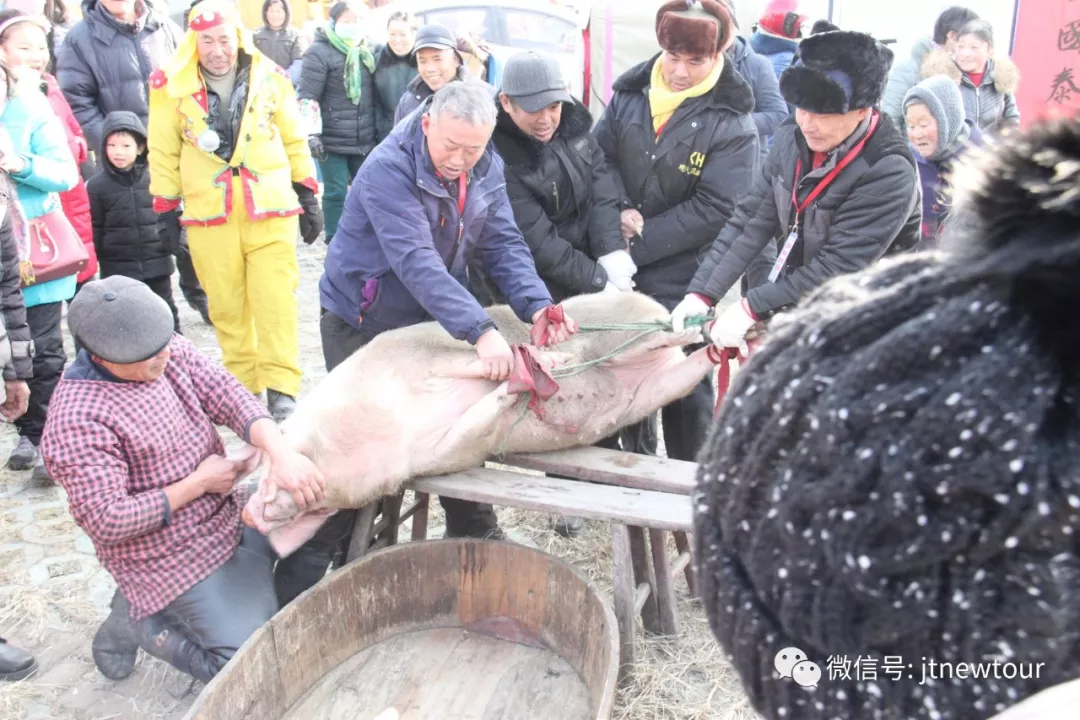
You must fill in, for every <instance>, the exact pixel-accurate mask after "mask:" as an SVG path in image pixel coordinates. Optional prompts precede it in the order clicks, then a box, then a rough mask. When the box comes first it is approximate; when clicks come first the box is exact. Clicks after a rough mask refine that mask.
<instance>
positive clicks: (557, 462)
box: [500, 447, 697, 495]
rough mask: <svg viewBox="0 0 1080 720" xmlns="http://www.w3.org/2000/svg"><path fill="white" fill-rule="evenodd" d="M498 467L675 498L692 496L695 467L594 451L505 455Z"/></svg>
mask: <svg viewBox="0 0 1080 720" xmlns="http://www.w3.org/2000/svg"><path fill="white" fill-rule="evenodd" d="M500 463H501V464H503V465H510V466H513V467H519V468H523V469H526V470H539V471H541V472H546V473H552V474H554V475H562V476H565V477H570V478H577V479H578V480H588V481H589V482H596V483H601V484H604V485H617V486H619V487H628V488H637V489H638V490H654V491H656V492H669V493H675V494H676V495H690V494H691V493H693V491H694V484H695V482H696V475H697V463H692V462H686V461H683V460H670V459H668V458H662V457H654V456H652V455H638V454H636V453H628V452H622V451H620V450H607V449H604V448H598V447H582V448H573V449H571V450H557V451H555V452H547V453H533V454H522V455H508V456H507V457H506V458H505V459H504V460H501V461H500Z"/></svg>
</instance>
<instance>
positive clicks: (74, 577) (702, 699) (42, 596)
mask: <svg viewBox="0 0 1080 720" xmlns="http://www.w3.org/2000/svg"><path fill="white" fill-rule="evenodd" d="M324 250H325V248H324V246H323V245H322V243H321V242H320V243H318V244H317V245H316V246H314V247H306V246H303V245H301V246H300V247H299V250H298V255H299V258H300V271H301V276H300V277H301V279H300V291H299V302H300V347H301V361H302V364H303V370H304V378H305V379H304V383H305V389H306V388H308V387H310V386H311V384H312V383H315V382H317V381H318V380H319V379H320V378H321V377H322V376H323V375H324V374H325V373H324V370H323V359H322V354H321V349H320V342H319V323H318V291H317V283H318V278H319V275H320V273H321V271H322V260H323V257H324ZM174 294H175V296H176V299H177V304H178V305H179V306H180V313H181V322H182V326H183V332H184V334H185V335H186V336H187V337H188V338H189V339H191V340H192V341H193V342H195V343H196V344H197V345H198V346H199V347H200V348H201V349H202V350H203V351H204V352H205V353H206V354H207V355H209V356H211V357H213V358H215V359H220V356H221V353H220V350H219V349H218V346H217V342H216V340H215V338H214V334H213V331H212V329H211V328H209V327H207V326H206V325H204V324H203V323H202V322H201V320H200V319H199V317H198V315H197V314H196V313H195V312H194V311H192V310H191V309H190V308H188V307H187V306H186V304H184V303H183V299H182V297H181V295H180V292H179V288H176V287H175V283H174ZM68 350H69V357H71V343H70V338H69V339H68ZM225 433H226V435H228V432H227V431H225ZM16 440H17V437H16V434H15V431H14V428H12V427H10V426H9V427H4V428H0V463H2V462H3V461H4V460H5V459H6V458H7V455H8V453H9V452H10V451H11V449H12V448H13V447H14V446H15V443H16ZM233 441H235V439H233ZM499 516H500V520H501V524H502V525H503V527H505V528H506V529H507V530H508V531H509V532H510V534H511V536H512V537H513V538H514V539H515V540H518V541H520V542H526V543H528V544H531V545H535V546H537V547H540V548H541V549H543V550H545V551H547V552H550V553H552V554H553V555H556V556H557V557H561V558H563V559H565V560H567V561H568V562H572V563H573V564H575V565H576V566H577V567H579V568H580V569H581V570H582V571H583V572H585V573H586V574H587V575H588V576H589V577H590V578H592V579H593V580H595V581H596V582H597V583H598V585H600V586H601V587H602V588H603V589H604V590H605V591H607V590H609V589H610V568H611V560H610V553H611V546H610V535H609V534H608V532H607V529H606V527H605V526H603V525H601V524H594V523H590V524H589V526H588V528H587V530H586V532H585V534H584V535H583V536H582V537H579V538H577V539H576V540H572V541H568V540H564V539H563V538H561V537H559V536H557V535H555V534H554V533H553V532H552V531H551V518H550V517H549V516H547V515H544V514H537V513H527V512H520V511H514V510H508V509H500V511H499ZM432 521H433V524H432V532H431V533H430V536H431V537H439V536H440V535H441V529H440V528H439V527H438V525H439V523H438V520H437V518H436V517H433V518H432ZM677 588H678V591H679V593H680V606H679V618H680V621H681V628H682V631H681V635H680V637H679V638H677V639H673V640H671V639H650V638H646V639H644V640H643V641H642V645H641V649H640V650H639V665H638V667H637V669H636V671H635V673H634V675H633V677H632V678H631V680H630V681H629V682H628V683H627V684H626V686H625V687H622V688H620V691H619V695H618V701H617V709H616V712H615V715H614V717H615V718H617V719H618V720H753V719H754V718H756V717H757V716H756V714H755V713H754V712H753V711H752V710H751V708H750V707H749V704H748V702H747V700H746V698H745V695H744V694H743V692H742V689H741V686H740V684H739V681H738V679H737V677H736V676H735V674H734V672H733V671H732V669H731V668H730V666H729V665H728V663H727V662H726V660H725V659H724V657H723V654H722V653H721V651H720V649H719V647H718V646H717V644H716V642H715V640H714V639H713V636H712V633H711V632H710V631H709V628H708V623H707V622H706V620H705V614H704V612H703V611H702V609H701V607H700V605H699V604H698V603H696V602H695V601H693V600H691V599H690V598H689V597H688V595H687V592H686V586H685V583H682V582H679V583H678V584H677ZM113 589H114V584H113V582H112V579H111V577H110V576H109V574H108V573H107V572H105V571H104V570H103V569H102V568H101V567H100V566H99V565H98V563H97V561H96V559H95V557H94V550H93V547H92V545H91V544H90V541H89V538H87V537H86V536H85V535H84V534H83V533H82V532H81V531H80V530H79V528H78V527H76V526H75V524H74V522H73V521H72V519H71V516H70V514H69V513H68V510H67V501H66V495H65V494H64V492H63V490H62V489H60V488H59V487H56V486H52V487H33V486H31V484H30V472H29V471H27V472H18V473H16V472H12V471H9V470H6V469H4V470H0V636H2V637H5V638H7V639H8V640H9V641H10V642H12V643H13V644H16V645H18V646H21V647H24V648H26V649H28V650H30V651H31V652H33V653H34V654H35V655H36V656H37V658H38V663H39V670H38V672H37V674H36V675H35V676H34V677H32V678H30V679H28V680H26V681H24V682H20V683H15V684H4V685H2V686H0V719H7V718H11V719H13V720H14V719H16V718H18V719H19V720H47V719H57V720H69V719H71V720H107V719H112V718H117V719H120V718H123V719H127V718H133V719H134V718H138V719H139V720H176V719H178V718H181V717H183V715H184V713H185V712H186V710H187V709H188V708H189V707H190V706H191V704H192V702H194V700H195V698H196V696H197V695H198V693H199V691H200V690H201V689H202V686H201V684H200V683H196V682H193V681H190V679H188V678H187V677H186V676H184V675H182V674H181V673H179V672H177V671H175V670H173V669H172V668H171V667H169V666H167V665H166V664H164V663H162V662H160V661H158V660H155V659H153V658H150V657H148V656H147V655H145V654H144V653H140V659H139V662H138V665H137V666H136V669H135V672H134V673H133V674H132V675H131V676H130V677H129V678H127V679H126V680H123V681H121V682H113V681H111V680H108V679H106V678H105V677H104V676H102V675H101V674H100V673H99V672H98V671H97V670H96V668H95V667H94V664H93V661H92V659H91V657H90V639H91V637H92V636H93V634H94V631H95V630H96V629H97V627H98V625H99V624H100V622H101V621H102V620H103V619H104V618H105V616H106V614H107V608H108V603H109V599H110V598H111V596H112V592H113ZM639 633H640V628H639ZM639 638H640V635H639ZM432 720H437V719H434V718H433V719H432Z"/></svg>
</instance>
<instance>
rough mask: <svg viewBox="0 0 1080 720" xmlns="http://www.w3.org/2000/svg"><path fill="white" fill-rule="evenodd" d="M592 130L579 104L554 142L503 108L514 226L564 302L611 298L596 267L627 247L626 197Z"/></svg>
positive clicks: (566, 112)
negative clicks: (622, 217)
mask: <svg viewBox="0 0 1080 720" xmlns="http://www.w3.org/2000/svg"><path fill="white" fill-rule="evenodd" d="M591 128H592V116H591V115H590V114H589V110H588V109H587V108H586V107H585V106H584V105H582V104H581V103H580V102H578V101H577V100H575V101H574V102H573V103H564V104H563V112H562V120H561V122H560V123H559V129H558V131H557V132H556V133H555V136H554V137H553V138H552V139H551V141H550V142H547V143H543V142H540V141H539V140H536V139H534V138H531V137H529V136H528V135H526V134H525V133H523V132H521V130H520V129H518V126H517V125H515V124H514V121H513V119H512V118H511V117H510V116H509V115H508V114H507V113H506V112H505V111H504V110H503V109H502V108H499V120H498V123H497V124H496V126H495V134H494V135H493V136H492V140H493V141H494V143H495V148H496V149H497V150H498V151H499V155H501V156H502V159H503V161H504V162H505V163H506V167H505V169H504V171H503V173H504V174H505V175H506V194H507V195H508V196H509V197H510V205H511V207H513V209H514V220H515V221H516V222H517V226H518V228H520V229H521V232H522V234H524V236H525V242H526V243H528V245H529V249H530V250H532V254H533V259H534V260H535V261H536V271H537V272H538V273H539V274H540V278H541V279H542V280H543V281H544V282H545V283H546V284H547V286H548V290H550V291H551V295H552V297H554V298H555V301H556V302H559V301H561V300H563V299H564V298H566V297H569V296H571V295H580V294H583V293H590V292H597V291H599V290H603V289H604V286H605V285H607V273H606V272H604V269H603V268H602V267H600V266H599V265H597V263H596V259H597V258H599V257H601V256H602V255H606V254H608V253H610V252H614V251H616V250H622V249H624V248H625V247H626V243H624V242H623V239H622V236H621V235H620V232H619V212H620V211H621V206H620V204H619V191H618V188H617V187H616V185H615V178H614V177H612V173H611V171H610V170H609V169H608V167H607V163H606V162H605V159H604V153H603V151H602V150H601V149H600V146H599V145H598V144H597V143H596V139H595V138H593V137H592V135H591V134H590V133H589V130H590V129H591Z"/></svg>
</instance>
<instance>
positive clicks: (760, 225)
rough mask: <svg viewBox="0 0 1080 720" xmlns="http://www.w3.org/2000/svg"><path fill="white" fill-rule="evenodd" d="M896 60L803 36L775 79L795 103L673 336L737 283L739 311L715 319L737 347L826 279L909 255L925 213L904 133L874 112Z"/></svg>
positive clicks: (720, 336) (682, 308)
mask: <svg viewBox="0 0 1080 720" xmlns="http://www.w3.org/2000/svg"><path fill="white" fill-rule="evenodd" d="M891 60H892V52H891V51H890V50H889V49H888V48H886V47H884V46H883V45H880V44H879V43H878V42H877V41H875V40H874V38H872V37H870V36H869V35H866V34H863V33H856V32H841V31H834V32H825V33H821V34H820V35H813V36H811V37H808V38H806V39H805V40H803V41H802V42H801V43H800V44H799V51H798V52H797V53H796V55H795V59H794V61H793V62H792V64H791V66H790V67H789V68H788V69H787V70H785V71H784V74H783V75H782V76H781V77H780V92H781V93H783V95H784V99H785V100H787V101H788V102H789V103H791V104H792V105H794V106H795V108H796V109H795V115H794V118H793V119H790V120H788V121H787V122H786V123H785V124H783V125H781V126H780V129H779V130H777V131H776V135H775V136H774V138H773V144H772V147H771V148H770V150H769V156H768V158H767V160H766V161H765V162H764V163H762V165H761V168H760V169H759V171H758V173H757V176H756V178H755V180H754V185H753V187H752V188H751V189H750V191H749V192H748V193H747V194H746V195H744V196H743V197H742V198H741V199H740V201H739V205H738V207H737V208H736V210H735V213H734V214H733V215H732V217H731V219H730V220H729V221H728V222H727V223H726V224H725V225H724V226H723V229H722V230H721V231H720V235H719V236H718V237H717V238H716V240H715V241H714V242H713V244H712V247H711V249H710V250H709V251H708V254H707V255H705V258H704V260H703V261H702V262H701V265H700V267H699V268H698V270H697V273H696V274H695V275H694V279H693V281H692V282H691V283H690V286H689V289H688V290H687V295H686V297H685V298H684V299H683V301H682V302H681V303H680V304H679V305H678V307H676V308H675V311H674V312H673V313H672V322H673V324H674V325H675V327H676V328H677V330H682V329H683V323H684V322H685V319H686V318H687V317H690V316H694V315H703V314H705V313H706V312H708V309H709V307H710V306H711V305H713V304H714V303H715V302H716V301H718V300H719V299H720V298H722V297H724V295H725V294H726V293H727V292H728V290H730V289H731V287H732V286H733V285H735V283H736V282H738V281H739V279H740V278H742V277H743V276H744V275H745V276H746V284H745V286H746V287H748V288H749V289H748V290H746V291H745V292H744V297H743V299H742V302H741V303H736V304H734V305H732V306H730V307H729V308H727V310H725V311H724V312H723V313H721V314H720V315H719V317H718V318H717V320H716V323H715V324H714V325H713V327H712V329H711V331H710V333H711V336H712V338H713V341H714V343H715V344H716V345H717V346H718V347H721V348H723V347H740V346H741V345H742V344H743V342H744V338H745V336H746V334H747V332H748V331H749V330H750V329H751V328H752V327H753V326H754V324H755V323H756V322H757V321H758V320H765V319H767V318H768V317H769V316H771V315H772V314H773V313H775V312H777V311H780V310H784V309H786V308H789V307H791V306H792V305H794V304H795V303H797V302H798V301H799V299H800V298H801V297H802V296H803V295H805V294H806V293H808V292H810V291H811V290H813V289H814V288H816V287H818V286H819V285H821V284H822V283H823V282H825V281H826V280H828V279H829V278H831V277H834V276H836V275H840V274H842V273H847V272H854V271H856V270H861V269H863V268H866V267H868V266H869V265H871V264H872V263H874V262H875V261H877V260H878V259H879V258H881V256H882V255H884V254H885V252H886V250H889V249H890V246H891V247H893V249H897V248H908V247H914V246H915V245H916V244H917V243H918V240H919V232H920V222H921V220H922V207H921V205H920V199H921V195H920V191H919V181H918V173H917V170H916V165H915V158H914V156H913V155H912V154H911V150H910V148H909V147H908V142H907V138H906V136H904V135H902V134H901V133H900V132H899V131H898V130H897V129H896V128H895V127H894V126H893V124H892V123H891V122H889V121H888V120H887V119H886V118H884V117H883V116H882V115H881V113H880V112H879V111H878V110H877V109H876V106H877V104H878V102H879V101H880V100H881V93H882V91H883V90H884V88H885V76H886V74H887V73H888V71H889V63H890V62H891Z"/></svg>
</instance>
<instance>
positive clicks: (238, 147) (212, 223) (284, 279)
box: [148, 0, 318, 397]
mask: <svg viewBox="0 0 1080 720" xmlns="http://www.w3.org/2000/svg"><path fill="white" fill-rule="evenodd" d="M235 18H236V10H235V6H233V5H232V3H228V2H221V0H206V2H202V3H200V4H199V5H198V9H197V10H196V11H195V12H194V13H193V15H192V21H191V27H190V29H189V30H188V32H187V34H186V35H185V36H184V39H183V41H182V42H181V44H180V47H179V48H178V49H177V51H176V53H175V54H174V55H173V57H172V58H170V60H169V62H168V64H167V65H166V66H165V67H164V68H163V69H161V70H158V71H156V72H154V73H153V74H152V75H151V76H150V128H149V139H148V144H149V156H150V158H149V159H150V173H151V174H150V178H151V179H150V193H151V194H152V195H153V196H154V206H155V209H156V210H157V211H159V212H165V211H168V210H173V209H175V208H177V207H178V206H179V204H180V203H181V202H183V206H184V208H183V214H182V215H181V219H180V222H181V223H182V224H183V225H184V226H185V227H187V235H188V245H189V247H190V249H191V257H192V260H193V261H194V264H195V272H196V273H197V274H198V276H199V280H200V282H201V283H202V286H203V288H204V289H205V290H206V294H207V298H208V300H209V305H210V319H211V320H212V321H213V323H214V329H215V330H216V332H217V338H218V343H219V344H220V345H221V350H222V355H223V361H224V364H225V367H226V368H227V369H228V370H229V372H231V373H232V374H233V375H234V376H235V377H236V378H237V379H238V380H240V382H242V383H243V384H244V387H246V388H247V389H248V390H250V391H251V392H252V393H255V394H258V393H260V392H262V391H263V390H267V389H271V390H276V391H278V392H280V393H284V394H286V395H289V396H292V397H295V396H296V394H297V392H298V391H299V389H300V362H299V361H300V353H299V344H298V343H299V341H298V337H297V332H298V328H297V304H296V295H295V292H296V287H297V283H298V280H299V268H298V267H297V263H296V235H297V227H298V223H297V215H299V214H300V212H301V206H300V202H299V200H298V198H297V194H296V191H294V189H293V183H300V184H303V185H305V186H307V187H308V188H311V189H312V190H316V189H317V187H318V186H317V184H316V181H315V179H314V176H315V166H314V163H313V161H312V159H311V155H310V152H309V151H308V146H307V136H306V135H305V134H304V133H303V132H301V129H300V122H301V121H300V111H299V107H298V104H297V102H296V96H295V93H294V91H293V87H292V83H290V82H289V79H288V77H286V76H285V75H284V73H282V72H281V71H280V69H279V68H278V67H277V65H276V64H275V63H274V62H272V61H271V60H268V59H267V58H266V57H265V56H263V55H262V53H260V52H258V51H257V50H255V46H254V44H253V43H252V41H251V35H250V33H249V32H248V31H247V30H244V29H243V28H241V27H240V25H239V22H238V21H237V20H235ZM222 24H228V25H232V26H234V27H236V28H237V29H238V34H239V41H238V47H239V52H241V53H245V54H246V55H247V56H248V58H249V59H250V65H249V70H248V76H247V77H248V79H247V100H246V103H245V105H244V109H243V118H242V120H241V122H240V126H239V131H238V132H236V133H234V134H235V138H234V141H233V145H234V148H233V151H232V153H231V157H230V159H229V160H228V162H226V161H225V160H223V159H222V158H221V157H219V156H218V155H216V154H215V153H214V152H213V150H214V149H216V147H217V144H216V143H217V142H219V138H218V135H217V134H216V133H215V132H214V129H213V128H212V127H211V126H210V122H209V119H208V110H207V108H208V98H207V89H206V85H205V83H204V81H203V78H202V75H201V73H200V71H199V60H198V53H197V51H196V38H197V34H198V33H197V32H196V30H198V29H206V28H207V27H214V26H217V25H222ZM238 59H239V55H238ZM236 85H237V87H238V88H239V87H240V79H239V75H238V79H237V83H236ZM228 103H229V99H228V98H222V99H221V105H222V106H223V107H226V106H227V105H228ZM204 148H206V149H204Z"/></svg>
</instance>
